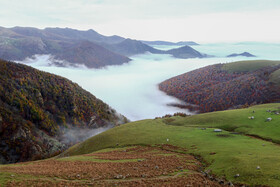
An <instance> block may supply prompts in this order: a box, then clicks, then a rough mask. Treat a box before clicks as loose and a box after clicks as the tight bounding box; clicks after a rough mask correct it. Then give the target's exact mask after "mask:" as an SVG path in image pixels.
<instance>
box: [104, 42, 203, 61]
mask: <svg viewBox="0 0 280 187" xmlns="http://www.w3.org/2000/svg"><path fill="white" fill-rule="evenodd" d="M104 47H106V48H107V49H109V50H111V51H114V52H116V53H118V54H122V55H126V56H132V55H136V54H143V53H145V52H149V53H153V54H170V55H172V56H173V57H175V58H183V59H186V58H203V57H207V55H204V54H201V53H200V52H198V51H196V50H195V49H193V48H191V47H190V46H187V45H186V46H183V47H179V48H175V49H171V50H168V51H163V50H158V49H155V48H153V47H151V46H149V45H147V44H145V43H143V42H141V41H138V40H131V39H126V40H124V41H122V42H120V43H117V44H113V45H105V46H104Z"/></svg>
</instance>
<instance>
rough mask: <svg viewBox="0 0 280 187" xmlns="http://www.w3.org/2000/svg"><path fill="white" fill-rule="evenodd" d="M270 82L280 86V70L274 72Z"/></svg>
mask: <svg viewBox="0 0 280 187" xmlns="http://www.w3.org/2000/svg"><path fill="white" fill-rule="evenodd" d="M269 82H272V83H274V84H276V85H277V86H280V69H279V70H277V71H275V72H273V73H272V74H271V75H270V77H269Z"/></svg>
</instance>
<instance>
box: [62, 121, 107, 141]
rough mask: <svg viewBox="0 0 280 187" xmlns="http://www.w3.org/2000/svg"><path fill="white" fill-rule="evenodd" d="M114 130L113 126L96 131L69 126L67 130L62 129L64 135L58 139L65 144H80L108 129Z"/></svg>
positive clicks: (96, 129)
mask: <svg viewBox="0 0 280 187" xmlns="http://www.w3.org/2000/svg"><path fill="white" fill-rule="evenodd" d="M110 128H112V126H106V127H99V128H95V129H91V128H85V127H84V128H81V127H75V126H71V125H68V127H67V128H65V129H62V131H61V132H62V134H61V135H60V136H59V137H58V138H59V139H60V141H61V142H62V143H64V144H67V145H70V144H76V143H78V142H82V141H84V140H86V139H88V138H90V137H92V136H95V135H97V134H100V133H102V132H104V131H106V130H108V129H110Z"/></svg>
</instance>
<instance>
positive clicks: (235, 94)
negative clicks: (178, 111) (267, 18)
mask: <svg viewBox="0 0 280 187" xmlns="http://www.w3.org/2000/svg"><path fill="white" fill-rule="evenodd" d="M279 68H280V66H279V65H278V66H268V67H264V68H261V69H258V70H255V71H238V72H237V71H236V72H230V71H227V70H226V69H225V68H224V65H223V64H217V65H212V66H207V67H204V68H200V69H197V70H194V71H191V72H188V73H185V74H182V75H179V76H176V77H173V78H171V79H169V80H166V81H164V82H162V83H161V84H160V85H159V89H160V90H162V91H164V92H166V93H167V94H168V95H171V96H175V97H177V98H179V99H181V100H183V101H185V102H186V103H189V104H193V105H196V109H197V110H199V111H200V112H211V111H219V110H225V109H229V108H234V107H242V106H249V105H251V104H259V103H270V102H276V101H280V89H279V88H277V87H276V85H274V84H272V83H270V82H269V76H270V74H271V73H273V72H274V71H276V70H278V69H279Z"/></svg>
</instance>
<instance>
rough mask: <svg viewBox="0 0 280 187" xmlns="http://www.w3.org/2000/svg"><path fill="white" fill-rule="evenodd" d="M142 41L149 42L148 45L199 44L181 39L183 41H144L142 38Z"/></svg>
mask: <svg viewBox="0 0 280 187" xmlns="http://www.w3.org/2000/svg"><path fill="white" fill-rule="evenodd" d="M141 42H143V43H145V44H147V45H189V46H191V45H199V44H198V43H196V42H193V41H181V42H167V41H144V40H141Z"/></svg>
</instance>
